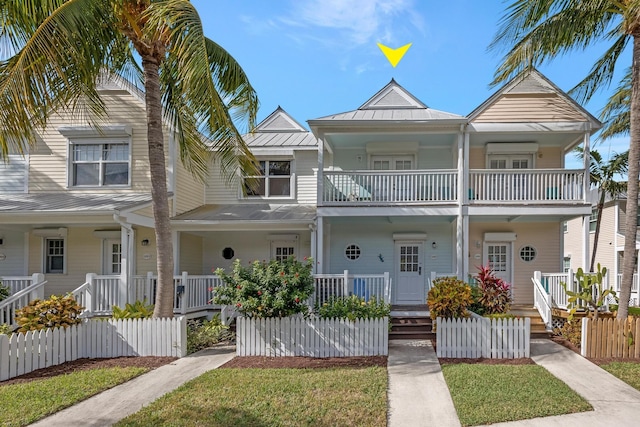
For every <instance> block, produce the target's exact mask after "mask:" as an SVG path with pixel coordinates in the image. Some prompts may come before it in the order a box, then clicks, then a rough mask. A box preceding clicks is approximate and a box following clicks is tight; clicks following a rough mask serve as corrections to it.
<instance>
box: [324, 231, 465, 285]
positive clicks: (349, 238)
mask: <svg viewBox="0 0 640 427" xmlns="http://www.w3.org/2000/svg"><path fill="white" fill-rule="evenodd" d="M325 228H330V230H331V231H330V233H331V237H330V261H329V262H330V265H329V270H327V268H325V269H324V270H323V271H324V272H325V273H340V272H342V271H344V270H349V272H350V273H351V274H382V273H384V272H389V273H391V277H394V275H395V265H396V264H395V263H396V262H397V260H395V259H394V256H395V244H394V241H393V233H403V232H405V233H413V232H416V233H418V232H419V233H427V241H426V242H425V245H424V264H423V269H422V271H423V276H424V279H425V283H426V280H427V278H428V277H430V272H431V271H435V272H439V273H442V272H451V271H455V269H456V268H455V260H456V256H455V253H454V250H455V246H454V239H453V233H454V230H455V226H454V225H452V224H450V223H448V222H446V223H444V222H443V223H440V224H415V223H414V224H403V223H399V224H390V223H388V222H386V221H385V222H376V221H372V220H369V219H366V218H365V219H363V218H358V219H353V222H348V223H347V222H345V223H340V224H331V226H330V227H325ZM432 242H436V246H437V248H436V249H433V248H432V247H431V244H432ZM351 244H355V245H358V246H359V247H360V251H361V255H360V258H359V259H357V260H349V259H347V258H346V257H345V254H344V251H345V248H346V247H347V246H348V245H351ZM380 255H382V258H383V259H384V262H382V261H381V260H380V257H379V256H380ZM325 267H327V266H325Z"/></svg>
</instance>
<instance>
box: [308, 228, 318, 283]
mask: <svg viewBox="0 0 640 427" xmlns="http://www.w3.org/2000/svg"><path fill="white" fill-rule="evenodd" d="M316 221H317V218H316ZM309 229H310V230H311V259H313V260H314V263H313V266H312V269H311V272H312V273H313V274H315V273H317V272H318V268H317V265H318V264H316V262H317V260H318V259H317V248H316V245H317V244H318V239H317V232H318V228H317V227H316V225H315V224H310V225H309Z"/></svg>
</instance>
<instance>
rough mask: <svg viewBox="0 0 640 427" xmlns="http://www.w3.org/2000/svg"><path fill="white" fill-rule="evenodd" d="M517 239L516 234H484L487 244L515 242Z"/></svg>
mask: <svg viewBox="0 0 640 427" xmlns="http://www.w3.org/2000/svg"><path fill="white" fill-rule="evenodd" d="M517 238H518V235H517V234H516V233H484V241H485V242H515V241H516V239H517Z"/></svg>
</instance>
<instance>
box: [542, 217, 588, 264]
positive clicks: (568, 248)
mask: <svg viewBox="0 0 640 427" xmlns="http://www.w3.org/2000/svg"><path fill="white" fill-rule="evenodd" d="M582 236H583V233H582V217H581V216H579V217H576V218H573V219H570V220H568V221H567V232H566V233H564V253H563V256H565V257H566V256H570V258H571V269H572V270H573V271H576V270H577V269H578V267H582V260H583V256H582ZM560 271H562V270H558V271H557V272H558V273H559V272H560ZM549 273H552V272H551V271H549Z"/></svg>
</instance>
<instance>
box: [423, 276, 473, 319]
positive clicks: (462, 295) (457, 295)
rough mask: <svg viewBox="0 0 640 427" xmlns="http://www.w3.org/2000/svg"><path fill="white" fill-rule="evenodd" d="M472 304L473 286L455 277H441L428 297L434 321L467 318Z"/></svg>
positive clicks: (430, 312) (434, 282) (435, 282)
mask: <svg viewBox="0 0 640 427" xmlns="http://www.w3.org/2000/svg"><path fill="white" fill-rule="evenodd" d="M472 302H473V300H472V299H471V286H469V285H467V284H466V283H465V282H463V281H462V280H459V279H457V278H455V277H439V278H437V279H436V280H434V281H433V287H432V288H431V289H430V290H429V295H428V297H427V304H428V305H429V314H430V316H431V318H432V319H435V318H436V317H445V318H446V317H467V316H468V312H467V309H468V308H469V306H471V303H472Z"/></svg>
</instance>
